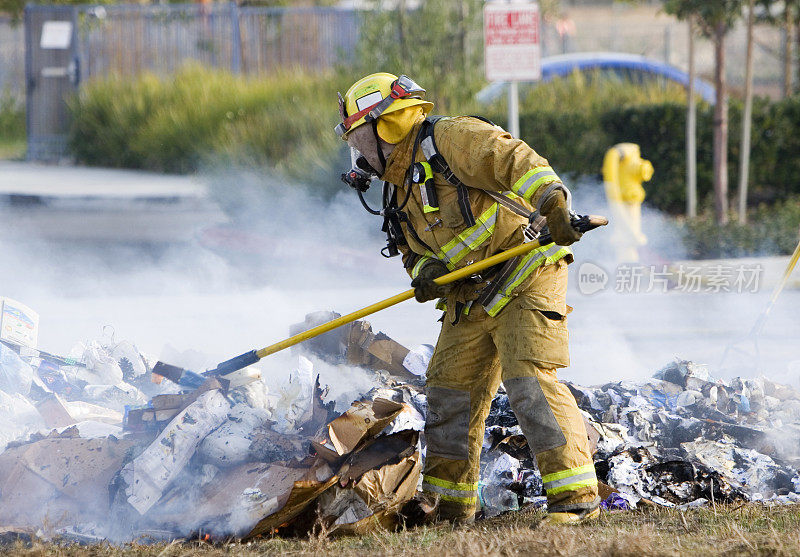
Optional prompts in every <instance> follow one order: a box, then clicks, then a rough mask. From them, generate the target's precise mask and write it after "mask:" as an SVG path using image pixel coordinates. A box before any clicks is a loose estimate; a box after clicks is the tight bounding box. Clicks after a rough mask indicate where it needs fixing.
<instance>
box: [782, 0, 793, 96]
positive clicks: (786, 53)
mask: <svg viewBox="0 0 800 557" xmlns="http://www.w3.org/2000/svg"><path fill="white" fill-rule="evenodd" d="M783 17H784V20H783V98H786V97H788V96H790V95H791V94H792V5H791V3H790V0H785V1H784V3H783Z"/></svg>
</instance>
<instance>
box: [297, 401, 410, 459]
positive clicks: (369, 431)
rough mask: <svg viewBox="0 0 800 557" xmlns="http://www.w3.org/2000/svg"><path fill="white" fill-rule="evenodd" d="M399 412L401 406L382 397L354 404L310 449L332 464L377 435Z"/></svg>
mask: <svg viewBox="0 0 800 557" xmlns="http://www.w3.org/2000/svg"><path fill="white" fill-rule="evenodd" d="M402 410H403V404H402V403H399V402H394V401H391V400H387V399H384V398H376V399H375V400H373V401H368V400H367V401H365V400H361V401H357V402H354V403H353V405H352V406H351V407H350V408H349V409H348V410H347V411H346V412H345V413H344V414H342V415H341V416H339V417H338V418H336V419H335V420H333V421H332V422H331V423H329V424H328V426H327V427H326V428H324V429H323V431H322V434H321V436H320V437H319V438H317V439H315V440H314V441H312V442H311V446H312V447H313V448H314V450H315V451H316V452H317V454H318V455H320V456H321V457H322V458H324V459H325V460H327V461H329V462H334V461H336V460H338V459H340V458H341V457H343V456H344V455H346V454H348V453H350V452H352V451H353V450H355V448H356V447H357V446H358V444H359V443H360V442H361V441H362V440H364V439H366V438H369V437H374V436H376V435H378V433H380V432H381V431H382V430H383V429H384V428H385V427H386V426H387V425H388V424H389V423H390V422H391V421H392V420H394V419H395V418H396V417H397V415H398V414H400V412H401V411H402Z"/></svg>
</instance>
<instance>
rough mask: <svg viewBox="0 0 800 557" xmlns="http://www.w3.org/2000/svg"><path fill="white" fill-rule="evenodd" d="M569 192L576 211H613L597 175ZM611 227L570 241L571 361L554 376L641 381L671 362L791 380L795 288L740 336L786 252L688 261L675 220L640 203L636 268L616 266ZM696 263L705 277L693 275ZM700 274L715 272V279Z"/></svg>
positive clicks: (796, 356)
mask: <svg viewBox="0 0 800 557" xmlns="http://www.w3.org/2000/svg"><path fill="white" fill-rule="evenodd" d="M572 189H573V208H574V209H575V210H576V211H577V212H579V213H595V214H604V215H609V216H610V215H611V214H612V213H611V210H610V209H609V207H608V204H607V202H606V200H605V194H604V190H603V185H602V183H601V182H600V181H598V180H596V179H584V180H580V181H579V182H578V183H577V184H575V185H574V186H573V188H572ZM614 225H615V223H614V222H612V223H611V224H610V226H609V227H607V228H601V229H598V230H595V231H593V232H590V233H587V234H586V235H584V237H583V238H582V239H581V241H580V242H578V243H577V244H575V245H574V246H573V251H574V252H575V259H576V262H575V264H573V265H571V266H570V290H569V294H568V300H567V302H568V303H569V304H570V305H572V306H574V308H575V310H574V311H573V312H572V313H571V314H570V316H569V319H570V352H571V360H572V365H571V366H570V368H568V369H566V370H564V371H563V372H562V374H561V375H562V377H565V378H567V379H569V380H572V381H576V382H578V383H582V384H599V383H604V382H609V381H616V380H621V379H642V378H645V377H649V376H651V375H652V373H653V372H654V371H655V370H657V369H659V368H660V367H661V366H663V365H664V364H665V363H666V362H668V361H670V360H672V359H674V358H679V359H684V360H693V361H696V362H699V363H704V364H708V365H709V367H710V369H711V371H712V374H714V375H715V376H717V377H720V378H723V379H725V378H732V377H734V376H743V377H754V376H757V375H759V374H764V375H766V376H768V377H769V378H770V379H772V380H775V381H782V382H785V383H789V384H792V385H794V386H797V385H798V384H800V381H799V380H800V366H798V363H797V362H798V361H800V348H798V346H797V343H796V342H795V341H794V340H793V339H794V338H797V335H798V334H800V323H799V322H798V321H797V320H796V319H795V318H793V316H792V315H793V313H794V311H793V308H795V307H797V303H798V300H800V295H799V294H798V292H797V291H796V290H794V291H793V290H791V289H788V288H787V289H786V290H784V291H783V293H782V294H781V296H780V298H779V299H778V303H777V304H776V305H775V307H774V308H773V310H772V312H771V313H770V315H769V319H768V320H767V322H766V326H765V328H764V330H763V333H762V334H761V335H760V336H759V337H758V338H755V337H754V336H753V335H750V334H749V331H750V329H751V328H752V327H753V324H754V323H755V322H756V319H757V318H758V316H759V315H760V314H761V312H762V311H763V310H764V308H765V307H766V304H767V302H768V299H769V295H770V293H771V291H772V288H773V286H774V284H775V283H776V282H777V280H778V278H779V277H780V276H781V275H782V273H783V270H784V267H785V265H786V260H785V258H782V259H781V258H767V257H761V258H750V259H743V260H728V261H718V262H696V261H690V260H688V259H687V253H686V250H685V248H684V246H683V242H682V239H683V235H684V233H685V232H684V231H683V230H682V229H681V227H680V225H679V224H678V223H677V222H676V221H675V219H673V218H671V217H669V216H667V215H664V214H662V213H660V212H659V211H657V210H655V209H653V208H652V207H648V206H647V204H646V203H645V205H644V206H643V208H642V230H643V232H644V234H645V235H646V236H647V245H645V246H643V247H642V248H641V249H640V250H639V254H640V258H639V262H638V263H637V264H629V265H626V264H622V265H621V264H620V261H619V259H618V257H617V255H616V253H615V248H614V232H615V231H614ZM701 266H705V267H704V269H705V270H703V271H702V273H701V274H703V275H704V276H705V277H706V278H705V279H704V280H703V281H702V282H700V281H694V280H693V279H692V277H693V276H694V275H693V273H694V274H695V275H696V271H697V270H698V268H700V267H701ZM709 273H712V274H713V273H718V277H719V278H718V280H717V281H716V283H715V282H714V280H711V279H709V278H708V276H709ZM754 277H755V278H756V279H757V280H755V282H754V283H752V284H745V282H746V279H751V278H754ZM737 279H741V280H740V282H738V283H737ZM600 284H602V287H601V286H596V285H600Z"/></svg>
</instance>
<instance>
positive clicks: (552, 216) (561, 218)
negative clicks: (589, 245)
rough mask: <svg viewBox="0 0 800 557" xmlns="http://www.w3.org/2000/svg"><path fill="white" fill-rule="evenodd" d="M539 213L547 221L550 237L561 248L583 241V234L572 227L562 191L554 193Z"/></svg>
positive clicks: (549, 196) (545, 201) (543, 204)
mask: <svg viewBox="0 0 800 557" xmlns="http://www.w3.org/2000/svg"><path fill="white" fill-rule="evenodd" d="M539 212H540V213H541V214H542V215H543V216H544V217H545V218H546V219H547V228H548V229H550V237H551V238H552V239H553V241H554V242H555V243H556V244H558V245H559V246H568V245H570V244H574V243H575V242H577V241H578V240H580V239H581V236H582V234H581V233H580V232H578V231H577V230H575V229H574V228H573V227H572V222H571V221H572V219H571V218H570V215H569V209H567V200H566V198H565V197H564V192H562V191H561V190H554V191H552V192H551V193H550V195H548V196H547V199H545V200H544V202H543V203H542V207H541V209H539Z"/></svg>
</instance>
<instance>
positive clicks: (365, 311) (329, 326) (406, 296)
mask: <svg viewBox="0 0 800 557" xmlns="http://www.w3.org/2000/svg"><path fill="white" fill-rule="evenodd" d="M606 224H608V219H607V218H605V217H600V216H595V215H582V216H577V217H575V218H574V219H573V221H572V226H574V227H575V229H576V230H578V231H579V232H587V231H589V230H593V229H595V228H597V227H599V226H605V225H606ZM550 242H552V239H551V238H550V235H549V234H543V235H542V236H541V237H539V238H538V239H537V240H534V241H532V242H527V243H524V244H520V245H519V246H516V247H514V248H511V249H509V250H506V251H502V252H500V253H497V254H495V255H492V256H491V257H487V258H486V259H482V260H480V261H477V262H475V263H472V264H471V265H467V266H466V267H462V268H461V269H456V270H455V271H453V272H451V273H447V274H446V275H443V276H441V277H439V278H437V279H436V280H435V281H434V282H436V284H439V285H444V284H450V283H451V282H455V281H457V280H461V279H464V278H467V277H470V276H472V275H475V274H478V273H479V272H480V271H483V270H484V269H488V268H489V267H493V266H495V265H497V264H498V263H503V262H504V261H507V260H509V259H511V258H513V257H516V256H518V255H524V254H526V253H528V252H529V251H531V250H534V249H536V248H539V247H541V246H543V245H547V244H549V243H550ZM413 297H414V289H413V288H412V289H410V290H406V291H405V292H401V293H400V294H396V295H394V296H392V297H391V298H386V299H385V300H381V301H380V302H376V303H374V304H372V305H369V306H367V307H364V308H361V309H359V310H356V311H354V312H353V313H348V314H347V315H342V316H341V317H337V318H336V319H334V320H332V321H328V322H327V323H323V324H322V325H317V326H316V327H312V328H311V329H308V330H307V331H303V332H302V333H298V334H296V335H294V336H291V337H289V338H287V339H284V340H282V341H280V342H276V343H275V344H271V345H270V346H266V347H264V348H262V349H260V350H257V351H255V356H256V357H257V360H256V361H258V360H260V359H261V358H265V357H266V356H269V355H270V354H274V353H276V352H280V351H281V350H284V349H286V348H289V347H290V346H294V345H295V344H299V343H301V342H303V341H305V340H308V339H310V338H314V337H316V336H319V335H322V334H324V333H327V332H328V331H332V330H333V329H335V328H337V327H341V326H342V325H346V324H347V323H351V322H352V321H357V320H358V319H361V318H362V317H366V316H367V315H371V314H373V313H376V312H379V311H381V310H383V309H386V308H388V307H391V306H394V305H396V304H399V303H400V302H405V301H406V300H410V299H411V298H413ZM251 354H252V353H247V354H243V355H242V357H245V356H248V357H249V358H252V355H251ZM237 358H238V357H237ZM245 359H247V358H245ZM234 360H236V358H234ZM251 363H254V362H251ZM248 365H249V364H248Z"/></svg>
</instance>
